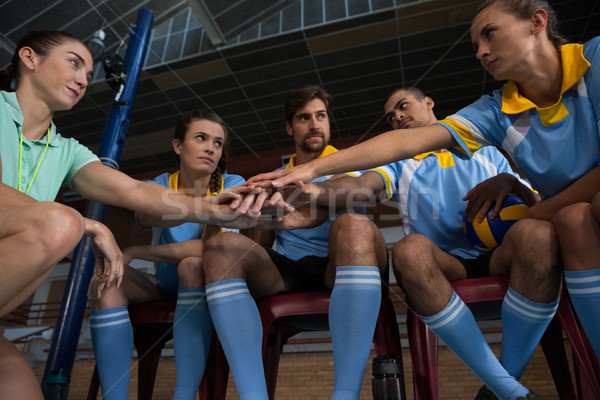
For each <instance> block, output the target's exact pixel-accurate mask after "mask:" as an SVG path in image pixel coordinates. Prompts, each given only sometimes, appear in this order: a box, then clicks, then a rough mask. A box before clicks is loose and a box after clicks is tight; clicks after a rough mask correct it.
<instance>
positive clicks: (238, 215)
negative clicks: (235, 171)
mask: <svg viewBox="0 0 600 400" xmlns="http://www.w3.org/2000/svg"><path fill="white" fill-rule="evenodd" d="M205 199H208V201H210V202H212V203H213V204H215V205H216V206H218V208H217V209H216V211H215V215H216V217H217V218H218V219H220V220H223V221H228V222H227V223H226V224H220V225H223V226H226V227H232V228H250V227H253V226H255V225H256V223H257V222H258V220H259V219H271V218H281V217H283V216H284V215H286V214H289V213H291V212H293V211H294V207H292V206H290V205H289V204H288V203H286V202H285V201H283V199H282V196H281V194H280V193H279V192H270V191H266V190H265V189H264V188H261V187H258V186H257V185H254V184H245V185H242V186H232V187H230V188H228V189H226V190H224V191H223V192H221V193H220V194H219V195H218V196H211V197H210V198H209V197H206V198H205Z"/></svg>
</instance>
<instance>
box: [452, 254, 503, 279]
mask: <svg viewBox="0 0 600 400" xmlns="http://www.w3.org/2000/svg"><path fill="white" fill-rule="evenodd" d="M495 250H496V249H495V248H494V249H492V250H490V251H487V252H485V253H481V254H480V255H479V257H477V258H462V257H458V256H453V257H454V258H456V259H457V260H458V261H460V262H461V263H462V265H463V267H465V271H467V278H482V277H485V276H490V260H491V259H492V254H493V253H494V251H495Z"/></svg>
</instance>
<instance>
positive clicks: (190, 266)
mask: <svg viewBox="0 0 600 400" xmlns="http://www.w3.org/2000/svg"><path fill="white" fill-rule="evenodd" d="M177 273H178V274H179V281H180V282H182V281H183V282H186V283H188V284H191V285H192V287H202V286H204V270H203V268H202V258H200V257H187V258H184V259H183V260H181V261H180V262H179V265H178V266H177ZM180 286H181V285H180Z"/></svg>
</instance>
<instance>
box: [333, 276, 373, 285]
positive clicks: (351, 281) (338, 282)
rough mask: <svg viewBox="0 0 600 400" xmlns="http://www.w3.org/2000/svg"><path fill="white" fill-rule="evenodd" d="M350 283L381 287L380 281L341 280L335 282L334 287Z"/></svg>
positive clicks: (361, 279)
mask: <svg viewBox="0 0 600 400" xmlns="http://www.w3.org/2000/svg"><path fill="white" fill-rule="evenodd" d="M350 283H367V284H371V285H375V286H381V279H379V278H378V279H364V278H343V279H336V280H335V285H343V284H350Z"/></svg>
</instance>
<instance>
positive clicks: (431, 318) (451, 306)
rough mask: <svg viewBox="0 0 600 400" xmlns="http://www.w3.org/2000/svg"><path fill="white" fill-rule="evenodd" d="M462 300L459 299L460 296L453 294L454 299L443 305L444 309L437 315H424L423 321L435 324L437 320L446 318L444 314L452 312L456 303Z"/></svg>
mask: <svg viewBox="0 0 600 400" xmlns="http://www.w3.org/2000/svg"><path fill="white" fill-rule="evenodd" d="M461 301H462V300H461V299H460V297H458V296H455V298H454V300H452V301H450V303H448V305H447V306H446V307H444V308H445V309H446V311H445V312H444V311H440V312H439V313H438V314H437V316H434V315H435V314H434V315H431V316H429V317H425V318H426V319H425V321H427V322H428V323H432V324H435V323H437V321H438V320H441V319H444V318H446V315H448V314H450V313H452V310H453V309H455V308H456V306H457V305H458V303H459V302H461Z"/></svg>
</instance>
